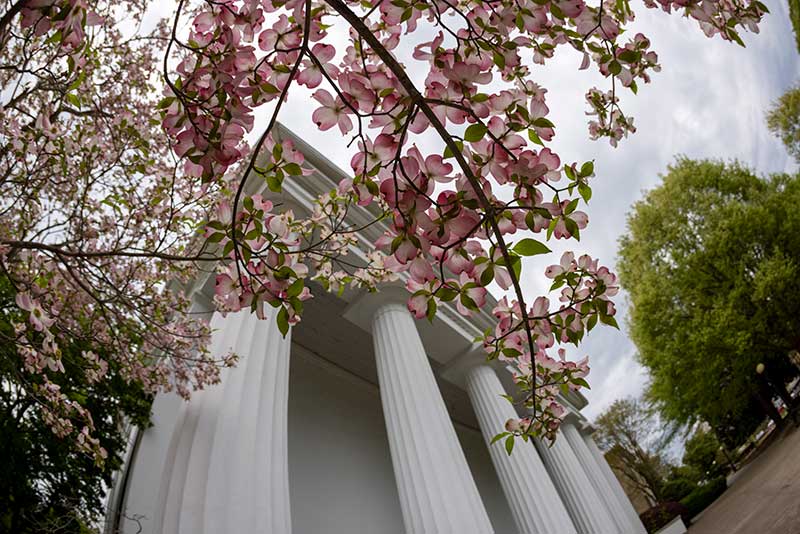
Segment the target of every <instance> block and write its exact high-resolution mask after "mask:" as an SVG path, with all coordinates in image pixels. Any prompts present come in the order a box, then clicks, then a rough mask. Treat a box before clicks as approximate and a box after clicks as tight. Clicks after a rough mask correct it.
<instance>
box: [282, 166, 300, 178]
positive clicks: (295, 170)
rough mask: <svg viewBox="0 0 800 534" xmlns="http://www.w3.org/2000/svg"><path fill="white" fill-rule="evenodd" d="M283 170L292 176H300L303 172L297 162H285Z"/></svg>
mask: <svg viewBox="0 0 800 534" xmlns="http://www.w3.org/2000/svg"><path fill="white" fill-rule="evenodd" d="M283 170H284V171H285V172H286V174H290V175H292V176H300V175H301V174H303V169H302V168H300V165H298V164H297V163H287V164H286V165H284V166H283Z"/></svg>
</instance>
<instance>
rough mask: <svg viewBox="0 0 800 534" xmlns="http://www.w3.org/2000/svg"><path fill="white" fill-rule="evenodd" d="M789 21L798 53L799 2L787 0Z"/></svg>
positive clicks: (799, 38) (799, 32) (799, 0)
mask: <svg viewBox="0 0 800 534" xmlns="http://www.w3.org/2000/svg"><path fill="white" fill-rule="evenodd" d="M789 20H790V21H791V22H792V29H793V30H794V42H795V45H796V46H797V51H798V52H800V0H789Z"/></svg>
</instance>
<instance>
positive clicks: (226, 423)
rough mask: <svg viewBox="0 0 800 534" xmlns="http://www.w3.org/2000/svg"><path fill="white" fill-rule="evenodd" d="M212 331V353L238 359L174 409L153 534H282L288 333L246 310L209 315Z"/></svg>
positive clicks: (286, 515) (285, 530)
mask: <svg viewBox="0 0 800 534" xmlns="http://www.w3.org/2000/svg"><path fill="white" fill-rule="evenodd" d="M212 327H213V328H215V329H216V331H215V332H214V334H213V335H212V345H211V350H212V354H214V355H215V356H220V355H224V354H225V353H227V352H228V351H229V350H232V351H233V352H235V353H236V354H238V355H239V357H240V358H241V359H240V362H239V365H238V366H237V367H236V368H233V369H227V370H224V371H223V374H222V377H221V383H220V384H217V385H215V386H211V387H209V388H208V389H206V390H204V391H200V392H197V393H195V394H194V395H193V397H192V400H191V401H190V402H188V403H187V404H186V405H185V406H184V407H183V408H182V412H181V414H180V415H179V417H178V421H177V423H176V426H175V428H174V433H173V437H172V443H171V444H170V449H169V451H168V461H167V466H168V467H167V469H166V470H165V472H164V473H163V475H162V481H161V489H160V493H159V495H160V498H159V501H160V503H161V505H160V509H159V510H157V513H156V517H155V529H154V532H156V533H161V534H179V533H180V534H184V533H185V534H189V533H192V534H197V533H205V534H223V533H228V532H248V533H263V534H289V533H290V532H291V511H290V507H289V476H288V447H287V417H288V414H287V410H288V381H289V350H290V339H289V336H290V334H289V335H287V336H286V338H284V337H283V336H282V335H281V333H280V332H279V330H278V328H277V324H276V322H275V319H274V318H267V319H266V320H263V321H262V320H259V319H258V318H257V317H256V316H255V315H254V314H251V313H250V312H240V313H237V314H229V315H228V316H227V317H226V318H225V319H222V318H221V317H220V316H219V315H215V317H214V319H213V321H212Z"/></svg>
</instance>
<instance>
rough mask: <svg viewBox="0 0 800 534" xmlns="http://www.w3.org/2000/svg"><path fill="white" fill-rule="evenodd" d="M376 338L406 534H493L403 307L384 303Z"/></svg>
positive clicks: (376, 324) (375, 322) (378, 314)
mask: <svg viewBox="0 0 800 534" xmlns="http://www.w3.org/2000/svg"><path fill="white" fill-rule="evenodd" d="M372 336H373V340H374V343H375V357H376V359H377V366H378V379H379V381H380V391H381V400H382V402H383V413H384V417H385V419H386V429H387V433H388V437H389V447H390V450H391V454H392V464H393V466H394V473H395V479H396V481H397V489H398V493H399V495H400V506H401V509H402V512H403V521H404V523H405V527H406V533H407V534H490V533H491V532H493V530H492V526H491V524H490V522H489V517H488V516H487V515H486V510H485V509H484V506H483V503H482V501H481V498H480V496H479V494H478V489H477V488H476V486H475V482H474V480H473V479H472V474H471V473H470V471H469V467H468V466H467V461H466V459H465V458H464V452H463V451H462V450H461V446H460V445H459V443H458V438H457V437H456V433H455V430H454V429H453V424H452V422H451V421H450V417H449V415H448V413H447V409H446V408H445V405H444V401H443V400H442V396H441V393H440V392H439V388H438V386H437V384H436V380H435V379H434V377H433V372H432V371H431V367H430V364H429V362H428V358H427V355H426V354H425V349H424V347H423V346H422V340H421V339H420V337H419V333H418V332H417V329H416V326H415V325H414V319H413V318H412V317H411V314H410V313H409V312H408V310H407V309H406V307H405V306H404V305H402V304H399V303H394V302H392V303H389V304H385V305H383V306H382V307H380V308H379V309H378V310H377V312H376V313H375V314H374V316H373V318H372Z"/></svg>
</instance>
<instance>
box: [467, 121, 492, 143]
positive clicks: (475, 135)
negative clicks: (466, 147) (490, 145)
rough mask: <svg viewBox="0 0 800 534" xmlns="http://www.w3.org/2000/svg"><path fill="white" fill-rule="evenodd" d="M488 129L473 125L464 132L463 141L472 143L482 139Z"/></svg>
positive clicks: (480, 125)
mask: <svg viewBox="0 0 800 534" xmlns="http://www.w3.org/2000/svg"><path fill="white" fill-rule="evenodd" d="M488 131H489V129H488V128H487V127H486V126H484V125H483V124H473V125H471V126H470V127H469V128H467V130H466V131H465V132H464V140H465V141H469V142H470V143H474V142H476V141H480V140H481V139H483V136H484V135H486V132H488Z"/></svg>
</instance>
